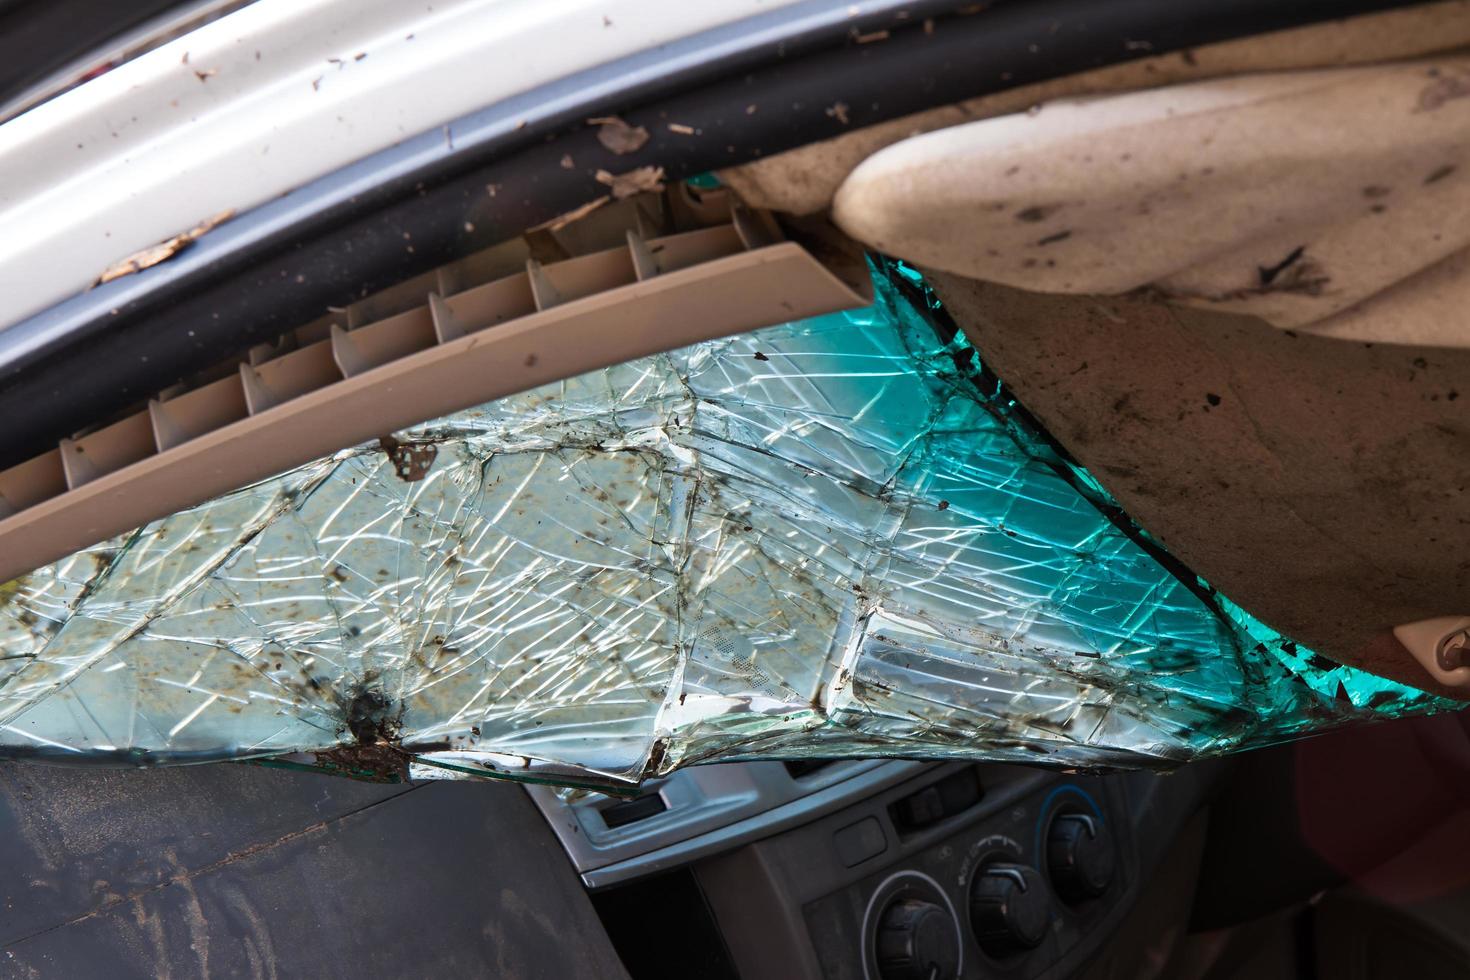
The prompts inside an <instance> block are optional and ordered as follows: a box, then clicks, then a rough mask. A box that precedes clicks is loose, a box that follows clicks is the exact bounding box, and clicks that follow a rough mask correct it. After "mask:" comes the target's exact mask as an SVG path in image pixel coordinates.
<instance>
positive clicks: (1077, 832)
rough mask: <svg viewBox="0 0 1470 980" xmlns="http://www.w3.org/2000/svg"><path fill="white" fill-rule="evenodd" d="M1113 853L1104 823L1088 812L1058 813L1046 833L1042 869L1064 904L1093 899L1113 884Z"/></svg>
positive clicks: (1115, 858) (1115, 856) (1111, 841)
mask: <svg viewBox="0 0 1470 980" xmlns="http://www.w3.org/2000/svg"><path fill="white" fill-rule="evenodd" d="M1116 861H1117V855H1116V854H1115V852H1114V850H1113V838H1112V835H1111V834H1109V833H1108V828H1107V826H1106V825H1105V824H1104V823H1103V822H1102V821H1101V820H1099V819H1097V818H1096V817H1094V816H1092V815H1091V814H1090V813H1062V814H1059V815H1058V816H1057V817H1056V818H1055V819H1054V820H1052V822H1051V827H1050V828H1048V830H1047V832H1046V870H1047V873H1048V874H1049V875H1051V883H1052V887H1053V888H1055V889H1056V891H1057V895H1058V896H1059V897H1060V898H1061V900H1062V901H1064V902H1066V903H1067V904H1068V905H1076V904H1078V903H1079V902H1085V901H1087V900H1088V899H1089V898H1097V897H1098V896H1099V895H1101V894H1102V893H1103V892H1105V891H1107V890H1108V886H1109V885H1110V884H1112V883H1113V870H1114V865H1115V862H1116Z"/></svg>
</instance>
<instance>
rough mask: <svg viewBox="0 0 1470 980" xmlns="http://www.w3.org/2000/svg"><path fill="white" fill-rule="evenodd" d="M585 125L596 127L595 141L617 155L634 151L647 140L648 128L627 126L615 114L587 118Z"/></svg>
mask: <svg viewBox="0 0 1470 980" xmlns="http://www.w3.org/2000/svg"><path fill="white" fill-rule="evenodd" d="M587 125H589V126H596V127H598V130H597V142H599V143H601V144H602V145H603V146H605V147H607V148H608V149H609V150H612V151H613V152H614V153H616V154H618V155H619V156H622V155H623V154H626V153H633V152H636V151H637V150H639V149H641V148H642V146H643V144H644V143H647V142H648V130H646V129H644V128H643V127H642V126H629V125H628V124H627V123H625V122H623V120H622V119H620V118H619V117H617V116H597V117H595V118H592V119H589V120H587Z"/></svg>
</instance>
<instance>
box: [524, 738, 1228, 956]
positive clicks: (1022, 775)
mask: <svg viewBox="0 0 1470 980" xmlns="http://www.w3.org/2000/svg"><path fill="white" fill-rule="evenodd" d="M1206 786H1207V770H1196V769H1195V768H1194V767H1189V768H1187V769H1186V770H1185V771H1184V772H1181V773H1180V774H1177V775H1174V776H1157V775H1152V774H1141V773H1138V774H1123V775H1115V776H1081V775H1066V774H1059V773H1055V772H1051V771H1043V770H1037V769H1028V768H1023V767H1018V766H1007V765H992V764H984V763H912V762H834V763H826V764H822V763H802V764H789V763H776V762H768V763H744V764H732V765H720V766H708V767H696V768H693V769H689V770H683V771H680V772H676V773H674V774H673V775H672V776H670V777H668V778H667V779H665V780H662V781H659V782H658V783H656V784H653V785H651V786H650V787H649V788H648V792H647V793H645V795H644V796H642V797H639V798H638V799H635V800H615V799H611V798H609V797H601V796H596V795H585V794H584V795H581V796H576V797H569V796H566V795H563V794H558V793H557V792H555V791H552V790H549V789H545V788H539V787H538V788H533V789H532V790H531V792H532V796H533V798H534V799H535V800H536V802H537V804H538V806H540V808H541V810H542V812H543V815H545V816H546V817H547V819H548V821H549V822H550V823H551V825H552V827H553V829H554V830H556V832H557V834H558V836H559V838H560V839H561V840H562V843H563V846H564V847H565V848H566V849H567V852H568V854H569V855H570V856H571V858H572V860H573V863H574V865H575V866H576V867H577V869H578V871H579V872H580V873H581V874H582V877H583V881H584V883H586V884H587V885H588V886H589V888H591V889H592V890H593V892H594V898H595V897H596V896H597V894H598V893H599V892H614V891H616V890H617V889H619V888H626V887H631V886H630V885H629V883H630V882H635V881H640V880H641V881H644V882H645V883H652V882H651V879H650V878H649V876H654V875H658V874H660V873H664V872H668V871H669V870H670V869H679V871H681V872H685V873H687V874H689V875H692V877H693V879H694V881H695V882H696V883H697V893H698V894H699V895H700V896H702V898H703V902H704V903H706V905H707V909H708V914H709V916H710V918H711V919H712V920H713V927H712V928H711V932H710V934H711V935H715V934H717V935H718V936H719V937H720V939H721V940H722V942H723V944H724V946H725V948H726V950H727V951H728V958H729V961H730V964H731V969H730V975H738V976H740V977H746V978H751V977H761V978H765V977H778V978H779V977H793V978H814V980H815V978H830V980H910V978H912V980H946V978H959V977H988V976H1004V977H1016V978H1021V977H1026V978H1030V977H1067V976H1072V975H1074V974H1076V973H1077V971H1078V970H1079V969H1080V968H1081V967H1082V966H1083V965H1084V964H1085V963H1086V962H1087V961H1088V959H1089V958H1090V957H1092V956H1093V955H1094V954H1095V953H1096V952H1097V951H1098V950H1099V949H1100V948H1101V947H1102V946H1103V944H1104V943H1105V942H1106V941H1107V939H1108V938H1109V937H1110V936H1112V935H1113V934H1114V933H1115V932H1116V931H1117V928H1118V925H1119V923H1120V922H1121V920H1122V919H1123V918H1124V917H1125V916H1126V915H1127V913H1128V912H1129V910H1130V909H1131V908H1132V907H1133V905H1134V903H1135V900H1136V898H1137V895H1138V892H1139V890H1140V886H1141V884H1142V883H1143V882H1145V881H1146V880H1147V877H1148V876H1149V875H1150V874H1151V872H1152V870H1153V868H1154V867H1155V865H1157V864H1158V862H1159V861H1160V859H1161V858H1162V856H1163V854H1164V852H1165V849H1166V848H1167V847H1168V845H1169V844H1170V842H1171V841H1172V840H1173V838H1174V837H1175V836H1176V834H1177V833H1178V831H1179V829H1180V827H1182V826H1183V825H1184V823H1185V822H1186V821H1187V820H1188V818H1189V817H1190V815H1192V814H1193V813H1194V812H1195V811H1196V810H1197V809H1198V808H1199V806H1200V803H1201V802H1202V800H1203V797H1204V793H1205V790H1206ZM630 894H631V892H630ZM686 904H688V903H686ZM614 940H615V942H616V941H617V940H618V937H617V936H614ZM633 941H637V940H636V938H635V939H634V940H633ZM648 941H649V942H657V941H658V940H657V937H656V936H650V937H648ZM625 959H626V957H625ZM634 976H635V980H637V978H638V974H637V973H636V972H634Z"/></svg>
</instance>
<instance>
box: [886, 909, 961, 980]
mask: <svg viewBox="0 0 1470 980" xmlns="http://www.w3.org/2000/svg"><path fill="white" fill-rule="evenodd" d="M877 947H878V948H877V953H878V974H879V975H880V976H881V977H883V980H954V978H955V977H958V976H959V975H960V937H959V933H958V931H957V927H956V924H955V921H954V917H953V916H951V915H950V914H949V912H948V910H946V909H942V908H940V907H939V906H938V905H935V904H934V903H933V902H921V901H918V900H917V899H911V898H910V899H902V900H900V901H897V902H894V903H893V904H892V905H890V906H888V908H886V909H884V910H883V918H882V919H880V920H879V922H878V936H877Z"/></svg>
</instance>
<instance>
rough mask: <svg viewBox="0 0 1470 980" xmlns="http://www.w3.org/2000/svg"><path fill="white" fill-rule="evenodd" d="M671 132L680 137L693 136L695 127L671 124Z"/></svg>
mask: <svg viewBox="0 0 1470 980" xmlns="http://www.w3.org/2000/svg"><path fill="white" fill-rule="evenodd" d="M669 132H671V133H678V134H679V135H680V136H693V135H694V127H693V126H686V125H684V124H683V123H669Z"/></svg>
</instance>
